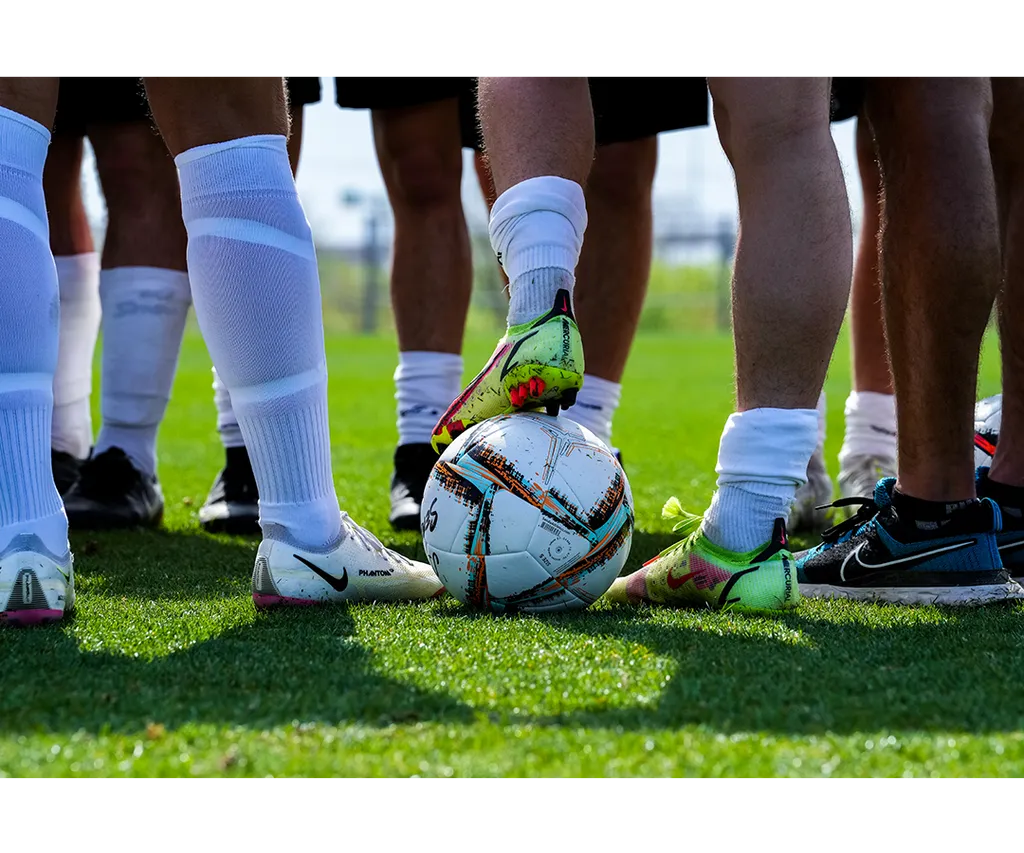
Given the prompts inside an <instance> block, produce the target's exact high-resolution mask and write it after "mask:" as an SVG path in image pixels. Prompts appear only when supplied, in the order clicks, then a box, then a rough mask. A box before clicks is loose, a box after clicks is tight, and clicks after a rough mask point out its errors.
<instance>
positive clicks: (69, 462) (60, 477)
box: [50, 450, 83, 497]
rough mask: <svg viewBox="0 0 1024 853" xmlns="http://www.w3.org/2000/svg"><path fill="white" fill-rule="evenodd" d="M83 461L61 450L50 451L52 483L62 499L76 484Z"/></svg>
mask: <svg viewBox="0 0 1024 853" xmlns="http://www.w3.org/2000/svg"><path fill="white" fill-rule="evenodd" d="M82 462H83V460H81V459H79V458H78V457H77V456H72V455H71V454H70V453H65V452H64V451H63V450H51V451H50V465H51V467H52V468H53V482H54V483H55V484H56V486H57V493H58V494H59V495H60V496H61V497H64V495H66V494H67V493H68V491H69V490H70V489H71V487H72V486H73V485H75V483H76V482H78V472H79V470H80V469H81V467H82Z"/></svg>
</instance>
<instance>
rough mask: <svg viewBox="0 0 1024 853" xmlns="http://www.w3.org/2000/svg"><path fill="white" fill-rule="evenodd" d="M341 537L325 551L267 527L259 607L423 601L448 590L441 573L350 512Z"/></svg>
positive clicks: (256, 596) (256, 588) (260, 557)
mask: <svg viewBox="0 0 1024 853" xmlns="http://www.w3.org/2000/svg"><path fill="white" fill-rule="evenodd" d="M341 524H342V539H341V541H340V542H339V543H338V544H337V545H335V546H334V547H333V548H330V549H328V550H326V551H310V550H307V549H305V548H299V547H297V546H295V545H294V544H292V543H290V542H288V541H287V536H286V535H285V534H284V532H283V531H280V532H278V531H275V530H274V529H272V528H268V529H267V530H266V531H264V535H265V538H264V540H263V541H262V542H261V543H260V547H259V551H257V553H256V565H255V566H254V568H253V572H252V600H253V602H254V603H255V605H256V606H257V607H277V606H280V605H308V604H327V603H330V602H336V601H421V600H423V599H427V598H435V597H437V596H439V595H441V594H442V593H444V587H443V586H442V585H441V582H440V581H439V580H438V579H437V574H436V573H435V572H434V570H433V569H432V568H431V567H430V566H428V565H427V564H426V563H417V562H415V561H414V560H410V559H408V558H406V557H403V556H402V555H401V554H397V553H395V552H394V551H392V550H390V549H388V548H385V547H384V546H383V545H382V544H381V543H380V541H379V540H378V539H377V537H375V536H374V535H373V534H372V533H369V532H368V531H366V530H364V529H363V528H362V527H360V526H359V525H358V524H356V523H355V522H354V521H352V519H350V518H349V517H348V514H347V513H344V512H343V513H342V514H341Z"/></svg>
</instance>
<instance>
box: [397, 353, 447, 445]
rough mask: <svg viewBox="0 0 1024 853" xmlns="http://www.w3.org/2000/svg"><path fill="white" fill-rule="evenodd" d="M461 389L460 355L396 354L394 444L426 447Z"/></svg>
mask: <svg viewBox="0 0 1024 853" xmlns="http://www.w3.org/2000/svg"><path fill="white" fill-rule="evenodd" d="M461 387H462V356H461V355H455V354H454V353H450V352H429V351H423V350H421V351H409V352H400V353H398V367H396V368H395V400H397V401H398V443H399V444H400V445H401V444H429V443H430V434H431V433H432V432H433V431H434V427H435V426H436V425H437V421H438V419H439V418H440V417H441V415H443V414H444V413H445V411H446V410H447V408H448V407H449V406H450V405H451V403H452V400H454V399H455V398H456V397H458V396H459V390H460V389H461Z"/></svg>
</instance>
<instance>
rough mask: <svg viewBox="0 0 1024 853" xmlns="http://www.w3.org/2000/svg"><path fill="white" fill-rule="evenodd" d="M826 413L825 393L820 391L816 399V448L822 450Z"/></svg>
mask: <svg viewBox="0 0 1024 853" xmlns="http://www.w3.org/2000/svg"><path fill="white" fill-rule="evenodd" d="M827 411H828V407H827V404H826V401H825V392H824V391H822V392H821V395H820V396H819V397H818V447H820V448H822V449H824V447H825V415H826V412H827ZM816 449H817V448H816Z"/></svg>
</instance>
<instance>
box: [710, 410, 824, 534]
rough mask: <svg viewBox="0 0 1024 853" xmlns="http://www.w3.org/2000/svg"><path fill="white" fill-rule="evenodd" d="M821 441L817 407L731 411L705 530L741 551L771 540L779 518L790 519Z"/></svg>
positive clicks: (719, 452)
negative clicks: (716, 489)
mask: <svg viewBox="0 0 1024 853" xmlns="http://www.w3.org/2000/svg"><path fill="white" fill-rule="evenodd" d="M817 441H818V412H817V410H816V409H750V410H748V411H746V412H737V413H735V414H732V415H729V419H728V420H727V421H726V422H725V429H724V430H723V431H722V441H721V444H720V445H719V447H718V465H717V466H716V468H715V471H717V472H718V491H716V492H715V494H714V496H713V497H712V498H711V506H710V507H709V508H708V511H707V512H706V513H705V514H704V533H705V535H706V536H707V537H708V538H709V539H710V540H711V541H712V542H714V543H715V544H716V545H719V546H721V547H722V548H726V549H728V550H730V551H736V552H739V553H746V552H747V551H752V550H753V549H754V548H757V547H759V546H762V545H765V544H766V543H767V542H768V540H769V539H771V536H772V528H773V527H774V525H775V519H777V518H784V519H786V520H788V519H789V509H790V506H791V504H792V503H793V496H794V495H795V494H796V490H797V489H798V488H799V487H800V486H802V485H803V484H804V483H805V482H807V461H808V460H809V459H810V458H811V454H812V453H813V452H814V446H815V444H816V443H817Z"/></svg>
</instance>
